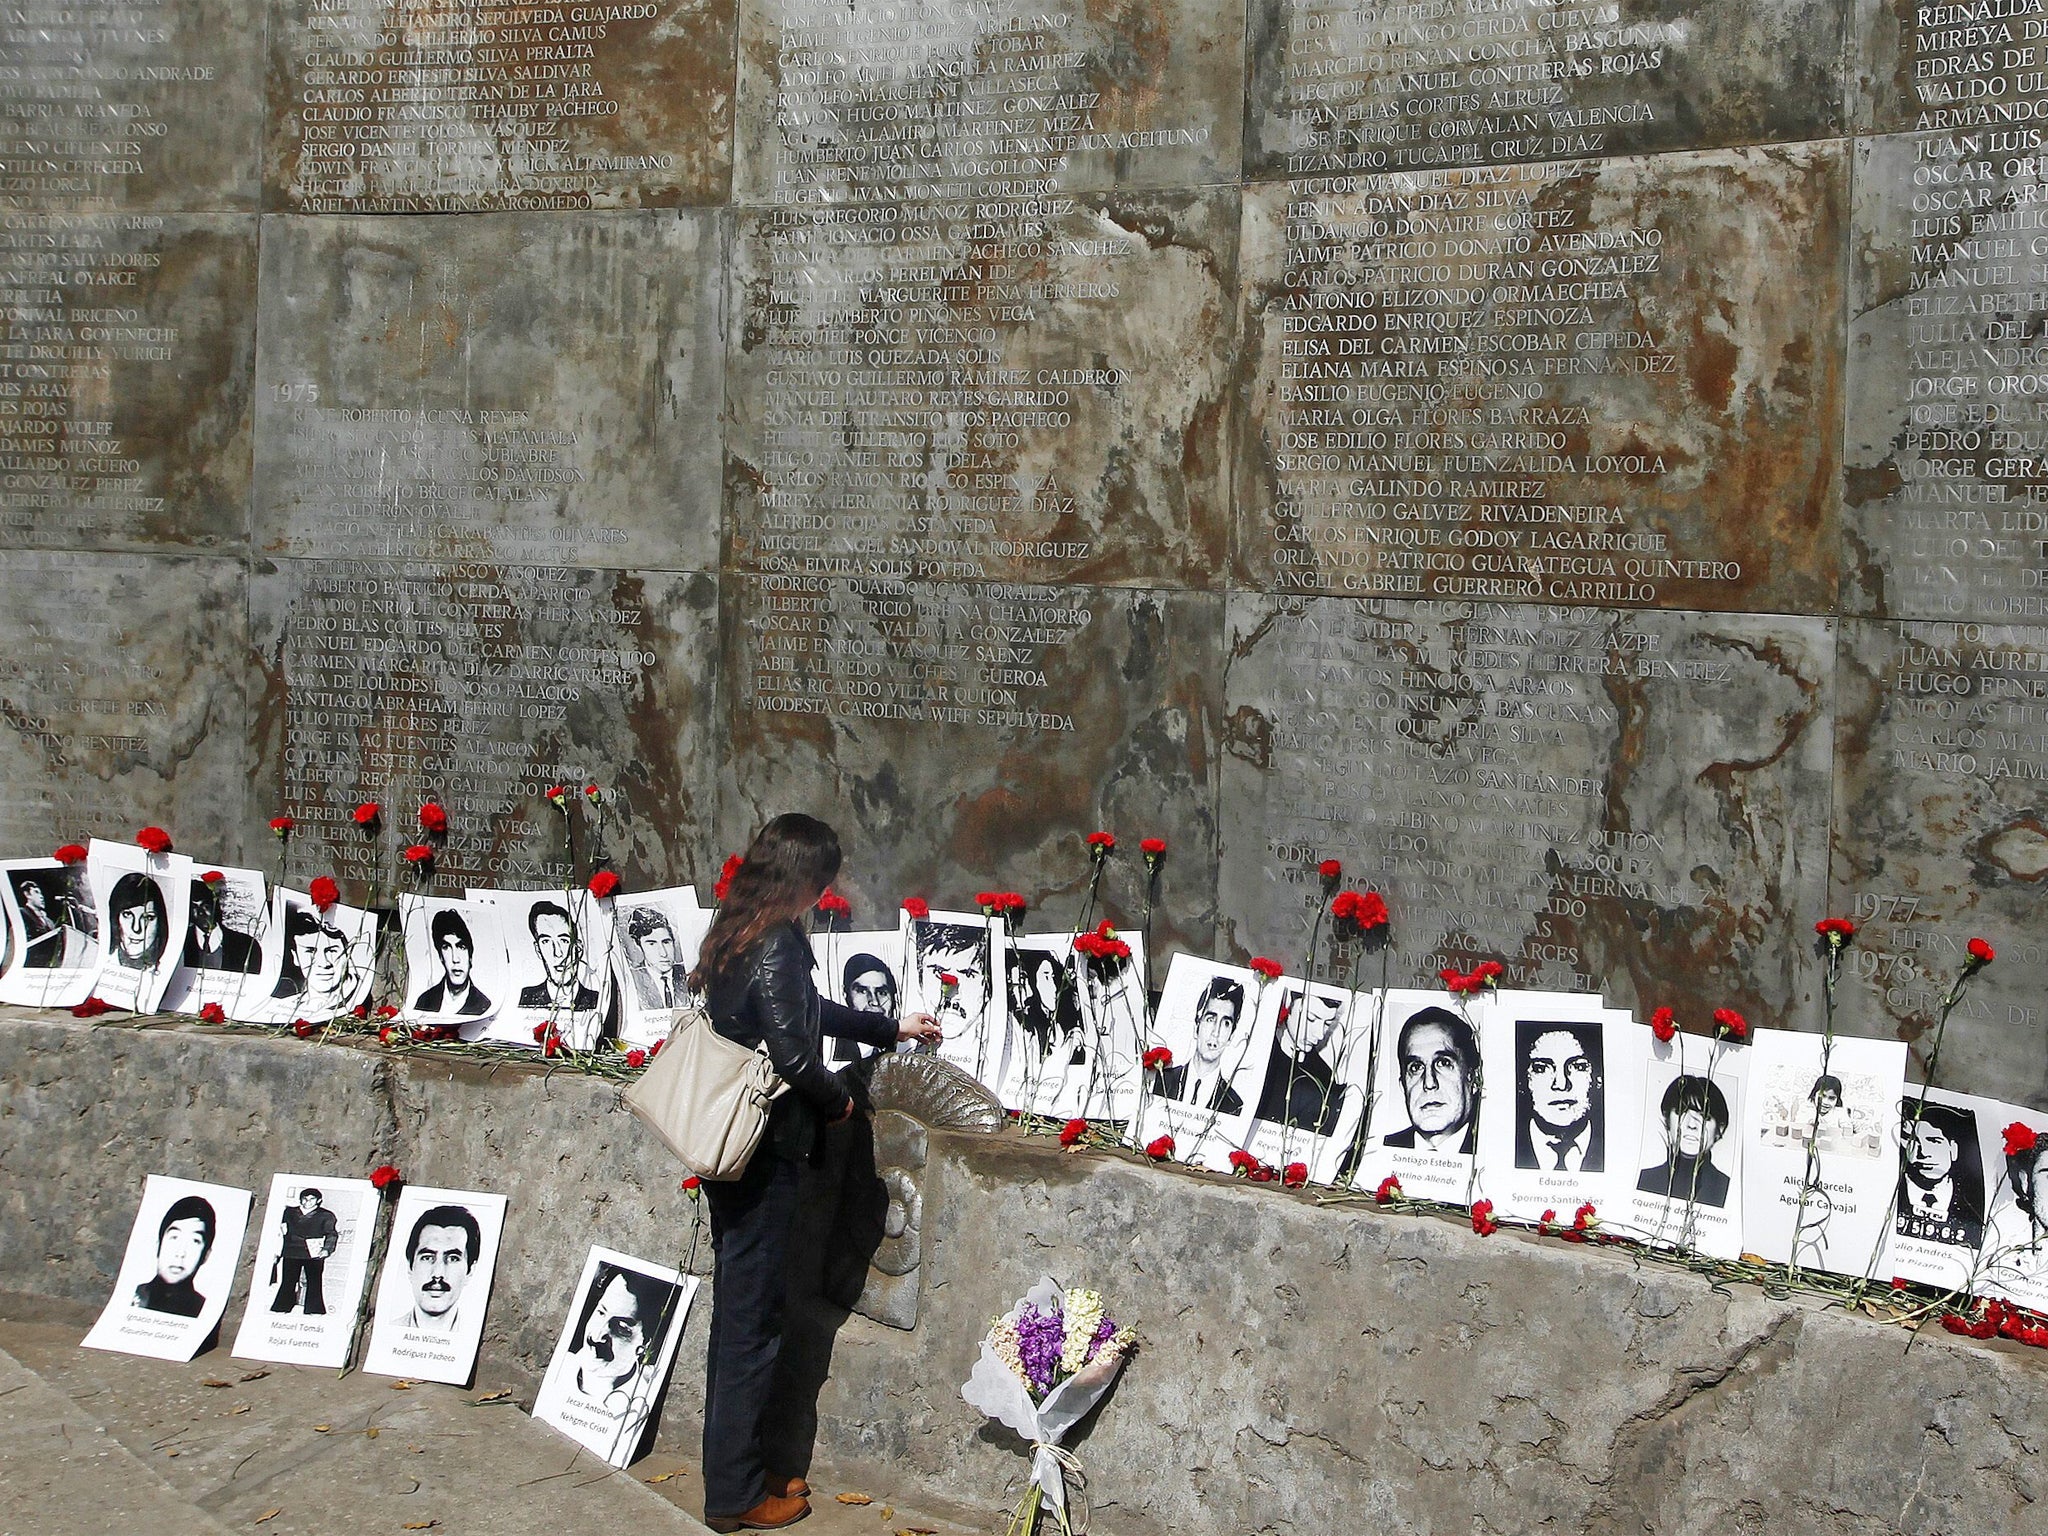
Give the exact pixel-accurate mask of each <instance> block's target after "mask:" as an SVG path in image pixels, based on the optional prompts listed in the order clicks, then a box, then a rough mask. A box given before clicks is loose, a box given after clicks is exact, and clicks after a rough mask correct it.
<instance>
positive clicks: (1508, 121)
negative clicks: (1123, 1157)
mask: <svg viewBox="0 0 2048 1536" xmlns="http://www.w3.org/2000/svg"><path fill="white" fill-rule="evenodd" d="M1993 9H1994V10H1995V11H1996V12H1997V14H1996V15H1993V16H1990V17H1988V18H1979V19H1977V20H1972V19H1970V17H1971V16H1974V15H1975V13H1974V12H1972V13H1970V16H1964V15H1962V13H1958V14H1957V15H1956V16H1949V15H1948V13H1947V12H1945V11H1944V10H1943V8H1941V7H1939V6H1932V7H1930V6H1922V5H1917V4H1914V3H1909V0H1791V3H1777V4H1764V3H1756V0H1714V3H1711V4H1710V3H1706V0H1672V3H1667V4H1660V5H1655V6H1652V5H1648V4H1646V3H1639V0H1612V3H1610V0H1586V3H1573V4H1555V3H1550V0H1510V3H1506V4H1494V3H1491V0H1486V3H1481V0H1443V3H1434V0H1432V3H1428V4H1423V5H1420V6H1418V5H1415V4H1410V3H1407V0H1400V3H1396V0H1363V3H1360V4H1358V5H1355V6H1349V7H1342V6H1331V5H1327V4H1324V3H1322V0H1130V3H1127V4H1118V5H1099V6H1094V7H1088V8H1079V9H1065V10H1061V9H1056V8H1055V9H1037V10H1034V9H1030V8H1027V7H1018V6H1014V5H1007V4H992V3H974V4H969V3H960V0H928V3H927V0H918V3H909V0H851V3H841V0H830V3H828V0H575V3H554V0H533V3H526V0H451V3H448V4H441V5H434V6H423V5H411V4H399V3H396V0H317V3H315V0H275V3H271V4H264V3H261V0H167V3H165V4H162V5H153V6H140V5H132V4H127V3H112V4H109V5H107V6H103V7H99V8H97V9H95V10H94V11H93V12H92V13H91V15H90V17H87V16H86V15H85V13H82V12H81V13H78V14H77V15H73V14H72V13H69V12H66V13H64V14H63V15H62V16H52V17H41V16H40V15H39V14H38V15H37V16H33V17H28V18H27V19H25V20H23V21H21V22H20V23H18V28H19V35H18V36H16V37H14V38H13V39H12V40H11V41H10V43H9V44H8V47H9V48H10V50H11V56H10V58H9V60H8V61H7V62H6V63H5V65H4V67H0V107H4V108H5V112H4V116H0V221H4V224H0V251H4V253H5V257H6V260H5V262H4V264H0V274H4V275H0V293H4V297H0V308H4V310H5V317H4V320H0V324H4V326H5V336H4V339H0V517H4V519H5V521H4V527H5V529H6V532H7V535H8V537H7V538H6V539H5V540H4V541H0V542H4V543H5V545H6V549H5V551H4V553H0V590H4V591H5V594H6V599H7V600H6V602H5V603H4V604H0V645H4V647H5V649H6V651H7V653H8V654H9V655H10V656H11V657H12V658H13V660H12V663H11V665H10V666H9V667H7V668H6V669H5V671H4V672H0V704H4V708H0V781H4V783H5V784H6V785H7V790H6V793H5V795H4V796H0V838H4V842H0V849H4V850H5V851H11V852H21V853H36V852H41V851H44V850H45V849H46V848H47V847H48V846H50V845H51V844H52V843H53V842H54V841H55V840H60V839H69V838H75V837H81V836H84V835H86V834H106V835H113V836H126V835H129V834H131V833H132V832H133V830H134V829H135V827H136V826H138V825H139V824H141V823H142V822H145V821H151V822H157V823H160V824H164V825H167V826H169V827H171V828H172V829H173V831H174V833H175V834H176V836H177V837H178V838H179V841H180V843H181V845H182V846H184V847H186V848H190V849H193V850H195V851H198V852H200V853H201V854H202V856H204V857H208V858H212V859H217V860H219V861H222V862H231V861H234V860H237V859H240V860H243V861H266V860H268V859H269V857H270V856H271V855H272V854H273V853H274V846H273V844H272V843H271V842H270V841H269V839H268V837H267V834H266V833H265V831H264V826H265V823H266V821H267V820H268V818H269V817H270V816H272V815H274V814H277V813H279V812H288V813H290V814H291V815H293V816H294V817H295V818H296V819H297V821H298V824H299V828H300V836H299V837H298V839H297V841H296V843H295V846H294V850H293V854H292V861H291V869H290V873H292V874H293V875H295V876H296V878H298V879H300V880H304V879H307V878H310V877H311V876H312V875H314V874H317V873H326V872H335V873H338V874H340V875H341V876H342V877H343V878H344V880H345V881H347V882H348V883H349V884H350V885H351V887H352V888H353V890H352V894H360V893H361V892H362V891H363V890H364V889H366V888H369V887H371V886H373V885H382V886H384V887H385V888H387V889H388V884H389V881H390V878H391V876H392V874H393V871H394V861H395V858H396V852H397V847H398V845H399V843H400V842H402V841H403V826H402V824H403V822H404V816H403V815H402V814H401V815H394V816H393V817H391V818H390V820H389V828H390V831H389V833H388V835H387V837H386V839H385V840H383V841H365V840H364V839H362V838H361V837H359V836H358V835H357V834H356V832H355V829H354V827H353V824H352V823H351V822H350V821H349V819H348V817H349V812H350V810H351V808H352V807H353V806H354V804H355V803H356V802H357V801H358V800H360V799H363V798H378V799H381V800H383V801H385V802H386V803H387V804H390V805H393V806H395V807H399V808H400V809H401V811H403V810H404V809H407V808H409V806H410V804H411V803H415V802H417V801H418V800H421V799H424V798H427V797H434V798H438V799H439V800H441V801H442V802H444V803H445V804H447V805H448V806H449V807H450V808H451V810H452V811H453V812H454V815H455V827H454V830H453V834H452V836H451V838H450V842H449V845H448V847H447V849H446V850H445V852H444V856H443V858H442V860H441V866H440V875H441V879H442V880H443V882H444V883H445V884H446V885H447V886H448V887H449V888H451V889H452V888H455V887H457V886H461V885H465V884H471V883H495V884H507V885H515V886H516V885H541V884H548V883H552V882H555V881H558V880H559V879H561V878H562V877H563V874H564V867H563V866H564V864H565V862H566V861H565V858H564V855H563V851H562V845H561V840H560V836H559V827H558V825H557V823H556V820H555V818H554V814H553V812H552V811H550V810H549V809H548V808H547V807H546V805H545V804H544V802H543V801H542V799H541V792H542V790H543V789H544V788H545V787H546V786H547V785H549V784H551V783H556V782H571V783H582V782H586V781H597V782H600V783H602V784H604V785H606V786H607V787H608V788H612V789H615V790H616V791H617V792H618V797H619V798H618V806H619V809H620V812H621V817H620V819H618V820H616V821H615V822H614V823H613V824H611V825H609V826H608V827H606V828H605V829H604V830H603V832H602V836H601V841H602V844H603V850H604V851H605V852H607V853H609V854H610V855H611V856H612V857H613V858H614V859H615V860H616V861H617V863H618V865H619V867H620V869H621V870H622V872H623V873H624V874H625V875H626V877H627V878H628V880H629V881H630V882H632V883H634V884H638V885H641V886H643V887H649V886H652V885H655V884H668V883H672V882H678V881H685V880H695V881H698V882H700V883H701V882H705V881H706V880H708V878H709V876H710V875H711V873H712V872H713V871H714V870H715V869H716V867H717V862H718V860H719V858H720V856H721V855H722V854H723V853H724V852H726V851H728V850H730V849H732V848H734V847H736V846H738V845H739V844H740V843H741V842H742V841H743V840H744V839H745V838H746V836H747V835H748V834H749V832H750V831H751V830H752V828H753V827H754V826H755V825H757V824H758V822H759V821H760V819H761V818H762V817H763V816H765V815H767V814H770V813H772V812H774V811H777V810H781V809H786V808H803V809H809V810H813V811H817V812H820V813H823V814H826V815H828V816H830V817H832V818H833V819H834V820H835V821H837V822H838V823H839V824H840V825H841V826H842V828H843V829H844V831H845V832H846V834H847V840H848V843H849V845H850V846H851V848H852V849H853V851H854V858H853V862H852V866H851V868H850V870H849V873H848V877H847V885H848V888H849V891H850V894H852V896H853V897H854V899H855V901H856V906H857V911H858V914H859V917H860V919H861V920H862V921H866V920H869V919H880V918H882V917H883V916H884V915H885V914H886V913H888V912H890V911H892V910H893V908H894V905H895V903H896V901H897V900H898V899H899V898H900V897H902V896H905V895H911V894H922V895H926V896H929V897H933V898H935V899H938V900H940V901H942V902H944V901H953V902H958V901H961V900H963V899H964V898H965V897H966V895H967V894H968V893H970V892H972V891H975V890H978V889H984V888H990V887H995V888H1012V889H1016V890H1019V891H1021V892H1023V893H1024V894H1025V895H1026V896H1028V897H1030V898H1031V899H1032V901H1033V903H1034V906H1035V909H1036V910H1037V911H1038V912H1039V913H1040V914H1041V915H1042V916H1043V917H1045V918H1046V919H1047V920H1048V921H1052V922H1059V921H1065V920H1066V917H1067V915H1068V914H1069V913H1070V912H1072V911H1075V910H1077V909H1078V907H1079V904H1080V894H1081V889H1082V887H1083V885H1084V884H1085V881H1086V878H1087V873H1086V871H1087V865H1086V859H1085V856H1084V852H1083V844H1082V839H1083V837H1084V836H1085V834H1086V833H1087V832H1088V831H1089V830H1090V829H1092V828H1094V827H1097V826H1104V825H1107V826H1113V827H1115V828H1116V829H1118V830H1119V831H1120V832H1122V833H1123V834H1124V835H1125V836H1126V837H1127V838H1135V837H1138V836H1142V835H1148V834H1156V835H1162V836H1165V837H1166V838H1168V840H1169V841H1170V843H1171V845H1172V852H1171V855H1170V857H1169V859H1168V862H1167V864H1166V866H1165V870H1164V873H1163V877H1162V880H1161V884H1160V888H1159V890H1158V892H1157V907H1158V910H1157V912H1156V913H1155V914H1154V917H1153V928H1154V938H1155V940H1156V941H1157V942H1156V945H1155V952H1156V953H1161V954H1164V953H1170V952H1172V951H1174V950H1176V949H1192V950H1196V951H1202V952H1213V953H1218V954H1223V955H1228V956H1233V957H1237V958H1243V957H1244V956H1247V955H1249V954H1252V953H1259V952H1272V953H1278V954H1281V955H1282V956H1283V957H1291V958H1298V957H1299V952H1300V950H1301V948H1302V939H1303V934H1304V930H1305V928H1306V925H1307V921H1308V919H1309V916H1310V914H1311V912H1312V911H1313V910H1314V907H1315V903H1316V895H1317V893H1316V883H1315V880H1314V877H1313V869H1314V866H1315V864H1316V863H1317V861H1319V860H1320V859H1322V858H1325V857H1330V856H1337V857H1341V858H1342V859H1343V860H1344V861H1345V862H1346V864H1347V867H1348V869H1349V870H1350V872H1351V874H1352V876H1353V877H1354V878H1355V879H1357V880H1358V881H1359V882H1360V883H1362V884H1371V885H1374V886H1377V887H1378V888H1380V889H1381V890H1382V891H1384V892H1385V893H1386V894H1387V895H1388V896H1389V898H1390V900H1391V901H1392V903H1393V906H1394V910H1395V913H1396V934H1397V952H1396V958H1397V971H1398V975H1397V977H1396V979H1397V980H1398V981H1408V980H1413V979H1417V978H1428V977H1431V976H1433V975H1434V974H1435V972H1436V970H1437V969H1438V967H1439V966H1441V965H1444V964H1457V965H1469V964H1470V963H1472V962H1473V961H1474V960H1476V959H1478V958H1480V957H1491V958H1499V959H1501V960H1503V961H1505V962H1506V964H1507V966H1508V971H1509V975H1508V978H1507V980H1508V981H1509V983H1510V984H1513V985H1520V986H1559V987H1568V988H1579V989H1601V990H1604V991H1606V992H1607V994H1608V995H1609V996H1610V997H1611V998H1613V999H1614V1000H1615V1001H1617V1002H1618V1003H1622V1004H1627V1005H1630V1006H1636V1007H1644V1008H1646V1007H1649V1006H1654V1005H1655V1004H1657V1003H1659V1002H1664V1001H1669V1000H1674V999H1694V998H1698V999H1704V1000H1710V1001H1711V1002H1715V1003H1726V1004H1729V1005H1732V1006H1736V1007H1739V1008H1741V1009H1742V1010H1743V1011H1744V1012H1745V1013H1746V1014H1748V1015H1749V1016H1750V1017H1751V1018H1752V1019H1755V1020H1757V1021H1759V1022H1763V1023H1768V1024H1771V1025H1780V1026H1792V1027H1811V1026H1813V1025H1814V1024H1815V1023H1816V1022H1817V1019H1816V1014H1817V1010H1818V997H1817V992H1818V984H1817V967H1816V962H1815V959H1814V956H1813V953H1812V946H1811V924H1812V922H1813V921H1814V920H1815V919H1816V918H1818V917H1820V916H1822V915H1824V914H1826V913H1829V912H1839V913H1846V914H1848V915H1850V916H1853V917H1855V918H1857V919H1858V920H1859V921H1861V922H1862V923H1863V925H1864V928H1863V938H1862V941H1861V942H1860V944H1859V946H1858V948H1857V950H1856V952H1855V954H1854V956H1853V959H1852V975H1851V977H1850V985H1849V986H1848V987H1847V988H1846V989H1845V998H1844V1012H1845V1019H1846V1022H1847V1026H1848V1027H1850V1028H1852V1029H1854V1030H1857V1031H1860V1032H1863V1033H1867V1034H1873V1035H1881V1036H1886V1037H1903V1038H1906V1039H1908V1040H1910V1041H1914V1042H1916V1043H1917V1042H1918V1041H1919V1040H1920V1039H1921V1038H1922V1036H1923V1035H1924V1033H1925V1031H1926V1030H1927V1028H1928V1026H1929V1024H1930V1022H1931V1019H1932V1016H1933V1014H1934V1012H1935V1011H1936V1009H1937V1007H1938V1000H1939V998H1940V996H1941V994H1942V992H1943V991H1944V990H1945V988H1946V985H1947V982H1948V979H1949V978H1950V977H1951V976H1952V975H1953V973H1954V970H1955V968H1956V966H1957V965H1958V963H1959V957H1960V954H1961V952H1962V946H1963V944H1964V942H1965V941H1966V940H1967V938H1968V937H1970V936H1971V935H1972V934H1975V933H1981V934H1982V935H1983V936H1985V937H1987V938H1989V939H1990V940H1991V941H1992V942H1993V943H1994V944H1995V945H1996V946H1997V947H1998V949H1999V950H2000V953H2001V956H2002V958H2001V960H2000V962H1999V964H1998V966H1997V967H1996V968H1995V969H1994V970H1992V971H1991V972H1990V973H1988V974H1987V975H1986V976H1985V977H1984V978H1983V979H1982V980H1981V981H1980V982H1979V983H1978V984H1977V985H1976V986H1975V987H1973V989H1972V991H1971V994H1970V997H1969V998H1968V1000H1967V1001H1966V1004H1965V1006H1964V1009H1963V1011H1962V1013H1961V1014H1960V1015H1959V1016H1958V1019H1957V1021H1956V1025H1955V1029H1954V1031H1953V1033H1952V1035H1951V1038H1950V1043H1949V1045H1948V1047H1947V1050H1946V1053H1945V1058H1944V1060H1945V1069H1946V1071H1947V1072H1948V1073H1949V1074H1950V1077H1949V1080H1950V1082H1951V1083H1952V1084H1953V1085H1955V1086H1958V1087H1964V1088H1969V1089H1973V1090H1976V1091H1979V1092H1984V1093H1988V1094H1993V1095H1997V1096H1999V1097H2003V1098H2006V1099H2010V1100H2015V1101H2025V1102H2029V1103H2033V1104H2036V1105H2048V1056H2044V1054H2043V1053H2042V1052H2041V1051H2040V1050H2039V1049H2038V1047H2037V1046H2036V1045H2034V1044H2033V1043H2032V1042H2033V1041H2035V1040H2036V1039H2037V1038H2038V1031H2039V1028H2040V1026H2041V1024H2042V1012H2041V1010H2042V1003H2041V1000H2040V993H2041V989H2042V985H2043V983H2044V980H2048V947H2044V945H2043V943H2042V940H2041V937H2040V934H2041V929H2042V916H2043V908H2042V897H2041V891H2042V889H2043V879H2044V875H2048V806H2044V802H2043V785H2044V784H2048V746H2044V741H2048V715H2044V710H2048V644H2044V640H2048V595H2044V587H2043V580H2044V576H2048V469H2044V465H2048V457H2044V447H2048V437H2044V433H2048V357H2044V353H2043V350H2042V316H2043V314H2044V311H2048V299H2044V297H2043V295H2044V293H2048V266H2044V261H2048V224H2044V222H2043V216H2042V213H2041V209H2042V207H2043V206H2044V203H2043V198H2044V195H2048V194H2044V185H2048V183H2044V180H2043V176H2044V172H2043V161H2042V158H2041V155H2040V153H2039V144H2038V139H2039V134H2040V128H2039V124H2040V122H2041V120H2042V115H2043V113H2044V111H2048V106H2044V103H2048V91H2044V85H2043V76H2042V73H2041V71H2040V69H2039V67H2038V60H2037V59H2036V58H2035V55H2036V54H2037V53H2038V51H2039V48H2040V46H2041V42H2040V40H2039V39H2035V38H2030V37H2029V36H2028V35H2027V28H2028V26H2029V25H2031V24H2032V23H2031V22H2030V20H2029V18H2030V17H2031V16H2032V13H2031V12H2030V11H2027V10H2026V9H2025V7H2021V8H2020V9H2018V10H2009V9H2007V8H2000V7H1994V8H1993ZM25 16H26V13H25ZM1976 26H1982V27H1983V28H1984V30H1983V31H1982V32H1981V33H1980V32H1977V31H1973V30H1971V28H1972V27H1976ZM589 851H590V847H589V845H588V843H586V844H585V845H583V847H582V848H581V850H580V854H587V853H588V852H589ZM579 856H580V855H579ZM1106 894H1107V898H1108V901H1109V906H1110V910H1111V912H1112V915H1114V916H1116V917H1117V918H1119V919H1121V920H1123V921H1125V922H1127V923H1135V922H1136V921H1138V920H1140V918H1141V917H1142V916H1143V914H1144V911H1145V908H1146V907H1147V905H1148V899H1147V893H1146V891H1145V890H1144V881H1143V877H1142V875H1141V873H1140V872H1139V870H1138V868H1137V864H1136V861H1135V860H1120V861H1118V862H1117V863H1116V864H1115V865H1113V867H1112V870H1111V874H1110V878H1109V880H1108V882H1107V892H1106Z"/></svg>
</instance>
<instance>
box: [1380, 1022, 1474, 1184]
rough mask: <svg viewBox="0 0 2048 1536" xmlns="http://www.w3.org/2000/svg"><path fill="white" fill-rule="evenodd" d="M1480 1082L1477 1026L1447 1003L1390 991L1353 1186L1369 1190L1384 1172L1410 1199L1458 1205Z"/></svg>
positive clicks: (1468, 1170) (1469, 1164) (1468, 1178)
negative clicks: (1370, 1108)
mask: <svg viewBox="0 0 2048 1536" xmlns="http://www.w3.org/2000/svg"><path fill="white" fill-rule="evenodd" d="M1484 1082H1485V1078H1484V1074H1483V1073H1482V1071H1481V1066H1480V1057H1479V1030H1478V1027H1477V1026H1476V1025H1475V1024H1474V1023H1473V1022H1472V1020H1471V1019H1470V1018H1468V1017H1467V1016H1466V1015H1465V1013H1464V1012H1463V1011H1462V1010H1461V1009H1460V1008H1459V1007H1458V1006H1457V1005H1456V1003H1455V1002H1454V1001H1453V1000H1452V999H1450V998H1448V997H1446V996H1445V995H1444V994H1443V993H1441V992H1423V991H1411V990H1408V989H1405V988H1396V989H1394V990H1392V991H1389V992H1388V993H1387V996H1386V1003H1385V1006H1384V1008H1383V1009H1382V1011H1381V1018H1380V1036H1379V1056H1378V1059H1377V1061H1375V1063H1374V1065H1373V1085H1374V1086H1373V1107H1372V1121H1371V1124H1370V1125H1369V1126H1368V1127H1367V1129H1366V1145H1365V1150H1364V1153H1363V1154H1362V1155H1361V1157H1360V1159H1359V1163H1358V1166H1357V1168H1356V1169H1355V1170H1354V1171H1353V1173H1352V1176H1351V1181H1352V1183H1353V1184H1355V1185H1357V1186H1358V1187H1360V1188H1364V1189H1376V1188H1378V1187H1379V1184H1380V1182H1381V1180H1383V1179H1385V1178H1387V1177H1388V1176H1389V1175H1390V1174H1391V1175H1392V1176H1394V1177H1396V1178H1398V1179H1399V1180H1400V1181H1401V1188H1402V1190H1403V1191H1405V1192H1406V1193H1408V1194H1409V1195H1411V1196H1414V1197H1415V1198H1417V1199H1429V1200H1448V1201H1454V1202H1456V1201H1463V1200H1465V1199H1466V1198H1467V1195H1468V1193H1469V1190H1470V1187H1471V1183H1472V1170H1473V1158H1474V1155H1475V1154H1476V1153H1477V1152H1478V1150H1479V1101H1480V1094H1481V1090H1482V1088H1483V1085H1484Z"/></svg>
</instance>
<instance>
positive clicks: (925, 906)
mask: <svg viewBox="0 0 2048 1536" xmlns="http://www.w3.org/2000/svg"><path fill="white" fill-rule="evenodd" d="M903 910H904V911H905V912H908V913H909V914H910V917H911V920H912V921H913V922H919V923H921V922H923V921H924V920H925V919H926V918H928V917H930V916H931V915H932V908H931V903H930V902H928V901H926V900H925V899H924V898H923V897H922V896H912V897H910V898H908V899H907V900H906V901H905V902H904V903H903Z"/></svg>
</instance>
